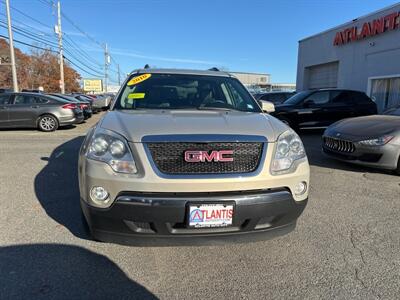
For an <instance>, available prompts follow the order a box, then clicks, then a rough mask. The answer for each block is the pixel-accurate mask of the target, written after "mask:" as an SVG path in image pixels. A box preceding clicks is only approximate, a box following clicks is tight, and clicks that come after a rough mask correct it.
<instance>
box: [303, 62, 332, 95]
mask: <svg viewBox="0 0 400 300" xmlns="http://www.w3.org/2000/svg"><path fill="white" fill-rule="evenodd" d="M338 68H339V62H333V63H329V64H323V65H317V66H311V67H308V68H307V71H308V72H307V73H308V88H309V89H321V88H335V87H337V81H338Z"/></svg>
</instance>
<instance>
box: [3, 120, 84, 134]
mask: <svg viewBox="0 0 400 300" xmlns="http://www.w3.org/2000/svg"><path fill="white" fill-rule="evenodd" d="M85 123H86V122H83V123H80V124H85ZM76 127H77V126H76V125H67V126H61V127H58V129H57V131H58V130H61V131H64V130H71V129H74V128H76ZM1 131H16V132H18V131H33V132H34V131H37V132H42V131H39V130H38V129H37V128H33V127H18V128H0V132H1ZM57 131H52V132H57ZM52 132H49V133H52ZM42 133H44V132H42Z"/></svg>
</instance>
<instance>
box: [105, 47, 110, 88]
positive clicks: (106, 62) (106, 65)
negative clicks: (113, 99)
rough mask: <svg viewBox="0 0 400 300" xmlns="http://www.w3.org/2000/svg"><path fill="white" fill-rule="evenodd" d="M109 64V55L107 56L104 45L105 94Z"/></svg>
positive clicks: (106, 48) (106, 49)
mask: <svg viewBox="0 0 400 300" xmlns="http://www.w3.org/2000/svg"><path fill="white" fill-rule="evenodd" d="M109 63H110V55H109V54H108V45H107V43H106V44H105V45H104V91H105V92H106V93H107V87H108V65H109Z"/></svg>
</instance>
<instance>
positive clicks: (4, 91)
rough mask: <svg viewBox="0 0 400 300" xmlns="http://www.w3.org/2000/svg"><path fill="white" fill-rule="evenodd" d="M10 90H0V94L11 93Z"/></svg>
mask: <svg viewBox="0 0 400 300" xmlns="http://www.w3.org/2000/svg"><path fill="white" fill-rule="evenodd" d="M12 92H13V90H12V89H7V88H0V93H12Z"/></svg>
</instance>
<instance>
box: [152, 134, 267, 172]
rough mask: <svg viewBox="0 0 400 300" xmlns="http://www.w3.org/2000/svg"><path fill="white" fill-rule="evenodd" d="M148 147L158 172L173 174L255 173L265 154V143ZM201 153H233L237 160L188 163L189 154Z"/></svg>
mask: <svg viewBox="0 0 400 300" xmlns="http://www.w3.org/2000/svg"><path fill="white" fill-rule="evenodd" d="M146 147H147V149H148V150H149V152H150V155H151V157H152V160H153V162H154V164H155V166H156V167H157V169H158V170H159V171H160V172H161V173H164V174H169V175H185V174H233V173H251V172H254V171H255V170H256V169H257V168H258V166H259V164H260V160H261V156H262V152H263V143H261V142H212V143H194V142H155V143H153V142H151V143H146ZM198 150H199V151H207V152H208V153H211V152H212V151H221V150H231V151H233V154H232V155H230V157H232V158H233V161H229V162H218V161H217V162H216V161H205V162H187V161H185V152H186V151H198Z"/></svg>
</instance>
